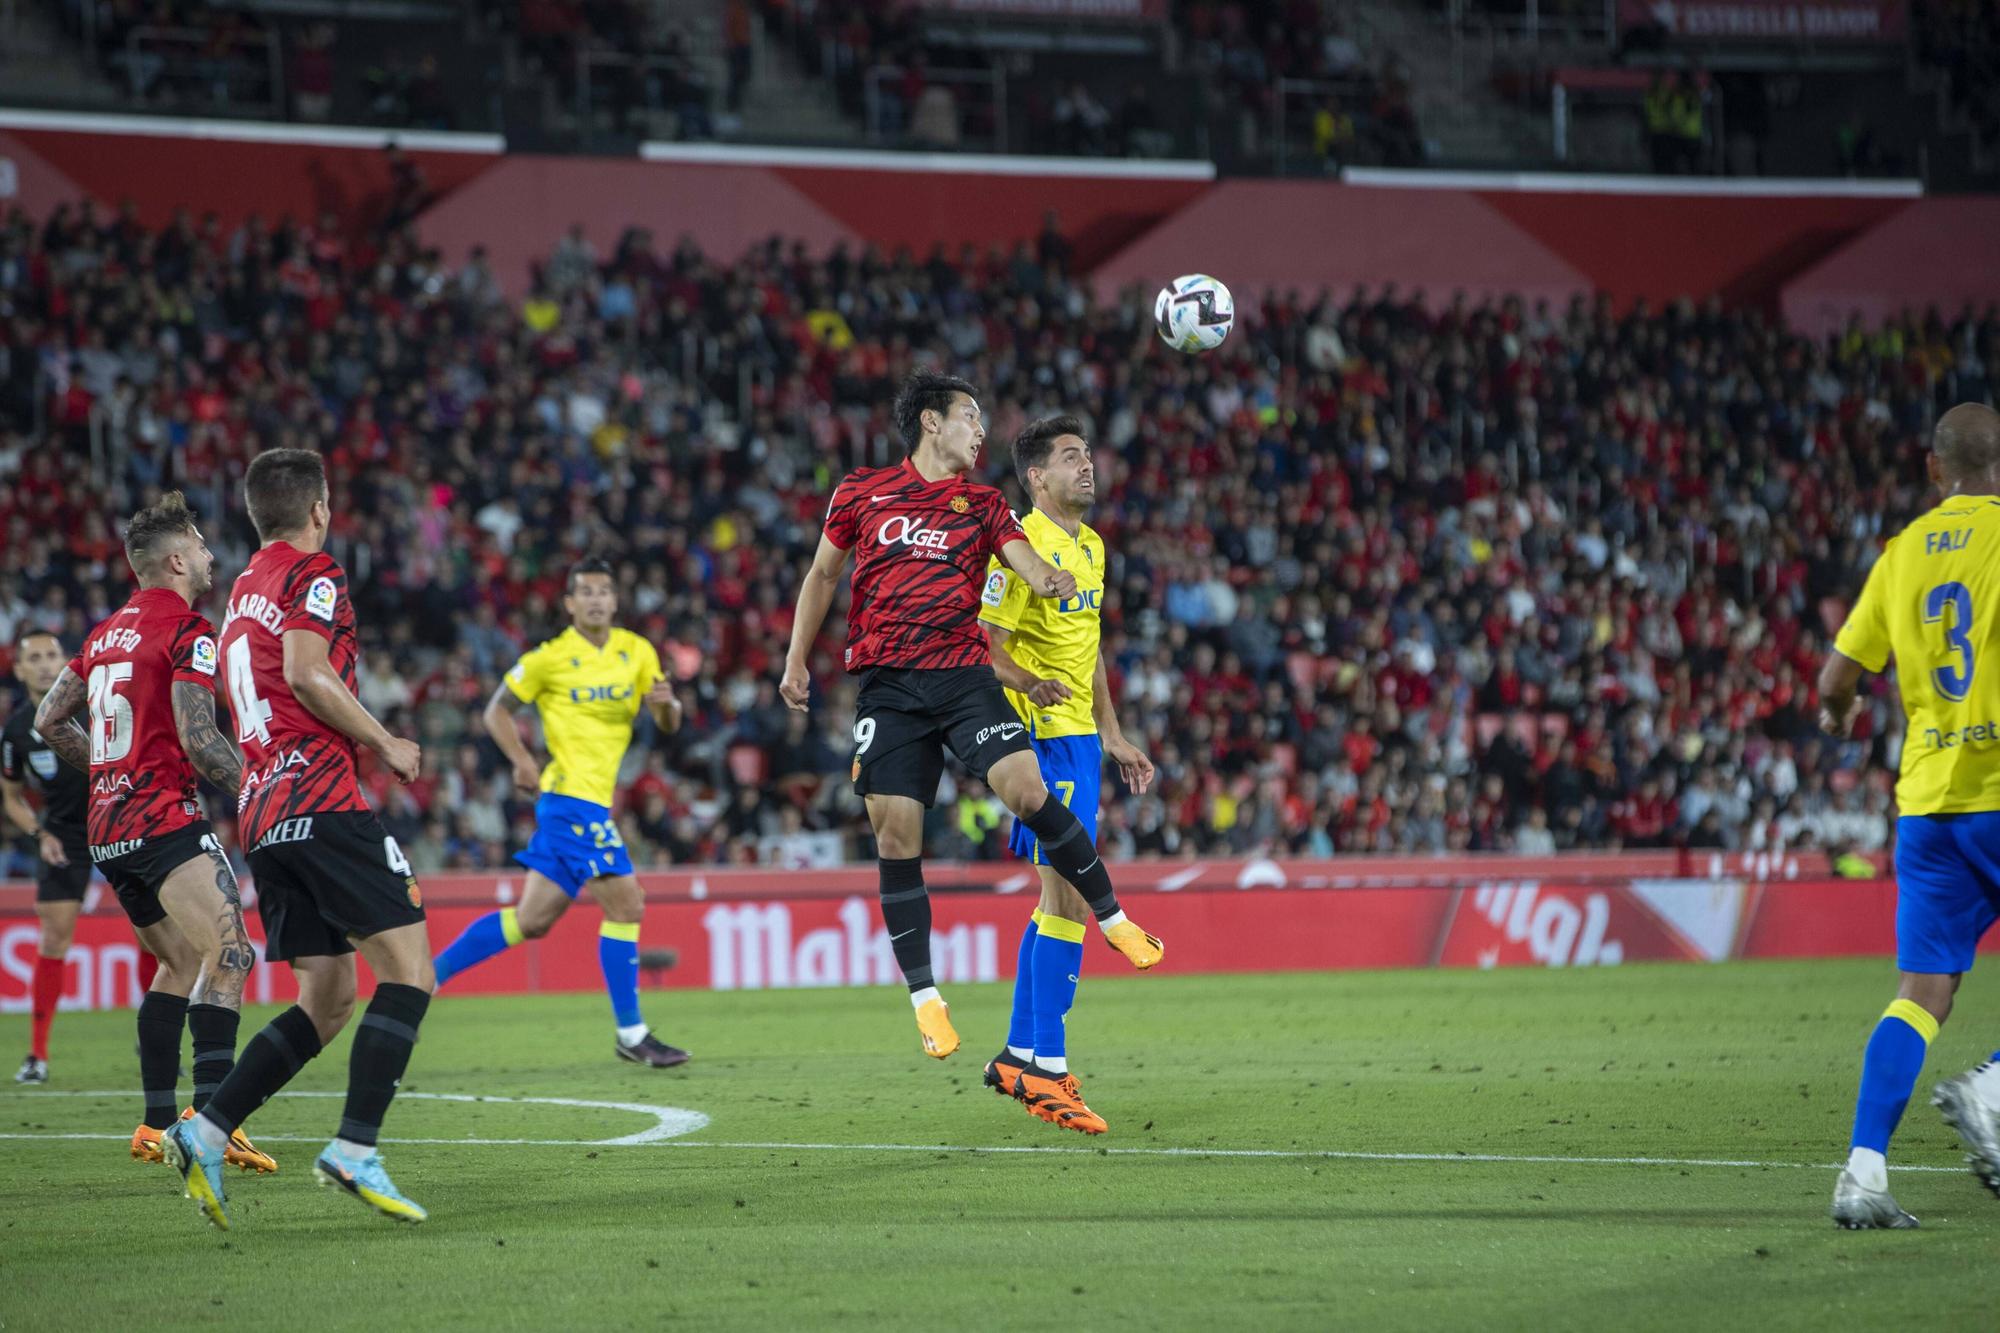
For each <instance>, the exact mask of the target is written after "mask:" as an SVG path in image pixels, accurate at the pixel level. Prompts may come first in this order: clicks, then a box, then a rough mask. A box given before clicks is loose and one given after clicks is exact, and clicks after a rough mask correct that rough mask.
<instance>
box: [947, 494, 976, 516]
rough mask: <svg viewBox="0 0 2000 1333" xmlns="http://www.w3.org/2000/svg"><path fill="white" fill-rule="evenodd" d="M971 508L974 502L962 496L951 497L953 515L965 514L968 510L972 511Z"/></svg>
mask: <svg viewBox="0 0 2000 1333" xmlns="http://www.w3.org/2000/svg"><path fill="white" fill-rule="evenodd" d="M970 508H972V501H970V500H968V499H966V498H965V497H964V496H962V495H954V496H952V497H951V512H952V513H954V514H963V513H964V512H965V511H966V510H968V509H970Z"/></svg>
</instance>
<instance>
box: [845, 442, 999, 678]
mask: <svg viewBox="0 0 2000 1333" xmlns="http://www.w3.org/2000/svg"><path fill="white" fill-rule="evenodd" d="M826 535H827V538H828V540H830V541H831V542H833V544H834V545H836V546H838V547H840V548H841V549H842V550H851V551H853V552H854V594H853V603H852V605H851V606H850V608H849V609H848V613H847V657H846V664H847V669H848V670H849V671H861V670H865V669H866V668H868V667H878V666H892V667H915V668H920V669H925V670H944V669H948V668H951V667H965V666H979V665H981V664H983V663H989V662H991V661H992V660H993V652H992V649H991V647H990V646H989V645H988V644H987V641H986V631H985V630H983V629H981V628H980V625H979V590H980V587H981V585H982V584H983V583H984V581H985V578H986V563H987V560H988V559H989V558H990V557H993V556H997V555H999V554H1000V551H1001V549H1002V548H1003V547H1005V546H1006V545H1008V544H1009V543H1010V542H1016V541H1023V542H1024V541H1026V540H1027V539H1028V538H1027V535H1026V534H1025V533H1023V532H1022V531H1021V521H1020V520H1019V519H1018V518H1016V517H1014V514H1013V511H1011V510H1010V509H1008V508H1007V501H1006V500H1005V499H1004V498H1003V497H1002V496H1001V494H1000V492H999V491H997V490H995V489H994V488H993V487H991V486H983V485H981V484H979V483H978V482H974V481H968V480H966V478H965V477H964V475H963V474H961V475H958V476H953V477H946V478H945V479H944V480H942V481H934V482H927V481H925V480H924V479H923V476H922V474H920V473H919V472H918V471H917V469H916V468H915V466H913V465H912V464H911V463H909V462H907V461H905V462H904V463H902V464H900V465H898V466H896V467H878V468H862V469H860V470H859V471H856V472H850V473H849V474H848V475H847V478H846V480H844V481H842V482H841V483H840V485H838V486H836V487H835V488H834V491H833V500H832V501H831V503H829V504H828V505H827V510H826Z"/></svg>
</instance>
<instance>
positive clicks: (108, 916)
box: [0, 853, 1895, 1013]
mask: <svg viewBox="0 0 2000 1333" xmlns="http://www.w3.org/2000/svg"><path fill="white" fill-rule="evenodd" d="M1658 855H1659V857H1665V858H1673V857H1675V856H1676V855H1677V854H1675V853H1661V854H1658ZM1700 859H1701V860H1703V861H1708V860H1711V859H1714V858H1707V857H1702V858H1700ZM1720 859H1721V860H1723V861H1731V860H1738V858H1720ZM1577 860H1582V861H1585V862H1590V863H1594V864H1593V865H1590V866H1586V867H1581V868H1582V869H1585V870H1586V872H1587V871H1589V870H1592V869H1602V868H1603V867H1604V865H1605V863H1607V862H1612V861H1617V860H1625V861H1627V862H1628V863H1634V864H1636V865H1637V866H1639V867H1649V866H1650V865H1651V864H1655V863H1657V860H1658V857H1654V856H1649V855H1644V854H1642V855H1640V856H1637V857H1625V858H1613V857H1594V858H1570V857H1554V858H1532V857H1507V858H1458V859H1456V860H1444V859H1438V860H1429V859H1413V858H1381V859H1379V860H1377V861H1374V862H1370V861H1366V860H1357V861H1354V862H1345V861H1331V862H1276V861H1248V862H1215V863H1207V864H1194V865H1184V864H1177V863H1160V864H1152V865H1146V866H1133V865H1127V866H1123V867H1120V880H1121V889H1122V891H1123V894H1124V897H1125V899H1126V902H1127V906H1128V907H1129V908H1130V910H1131V912H1132V914H1133V915H1134V916H1135V917H1136V918H1137V919H1139V920H1140V921H1142V922H1144V923H1145V924H1146V926H1147V927H1148V928H1149V929H1151V930H1153V931H1156V932H1157V933H1158V934H1160V935H1161V936H1162V937H1163V938H1165V939H1166V941H1167V958H1166V961H1165V962H1164V963H1163V964H1162V965H1161V970H1162V971H1164V972H1167V973H1174V972H1182V973H1189V974H1196V973H1228V972H1277V971H1312V970H1341V969H1351V968H1388V967H1431V966H1446V967H1480V968H1488V967H1509V966H1541V967H1606V966H1615V965H1617V964H1620V963H1623V962H1627V961H1640V960H1645V961H1685V962H1703V961H1707V962H1714V961H1721V960H1723V959H1731V958H1773V957H1827V956H1836V955H1879V954H1888V953H1890V952H1891V951H1892V950H1893V948H1894V940H1895V887H1894V884H1893V883H1892V882H1891V881H1889V880H1886V879H1877V880H1860V881H1856V880H1830V879H1823V878H1811V879H1762V878H1758V877H1756V876H1755V875H1754V874H1750V873H1728V871H1725V873H1723V874H1721V875H1713V876H1703V875H1697V876H1694V877H1671V876H1659V877H1649V876H1648V875H1646V874H1645V873H1644V870H1643V869H1642V870H1641V873H1640V874H1638V875H1633V874H1631V873H1630V872H1629V871H1628V873H1627V874H1626V876H1625V877H1623V878H1611V877H1608V876H1603V875H1593V874H1590V873H1584V874H1578V875H1572V876H1568V877H1560V878H1553V879H1542V878H1538V877H1536V876H1535V875H1534V874H1533V873H1532V867H1533V865H1535V864H1537V863H1539V864H1541V865H1543V866H1548V867H1551V868H1554V867H1559V866H1562V865H1564V863H1573V862H1575V861H1577ZM1419 865H1422V866H1427V867H1428V868H1429V870H1430V872H1431V873H1430V876H1429V878H1428V882H1423V877H1422V876H1419V875H1415V874H1411V873H1407V872H1409V871H1410V870H1411V869H1412V868H1413V867H1415V866H1419ZM1499 865H1506V866H1507V867H1508V868H1509V869H1511V870H1514V871H1515V872H1516V873H1514V874H1512V875H1487V876H1479V875H1477V874H1476V872H1477V871H1478V870H1481V869H1492V868H1496V867H1497V866H1499ZM1396 867H1401V868H1402V871H1403V872H1404V873H1395V874H1391V873H1388V872H1389V871H1390V870H1392V869H1394V868H1396ZM1747 868H1748V869H1752V870H1754V869H1755V867H1754V866H1750V867H1747ZM1779 868H1780V869H1783V868H1784V867H1783V866H1782V865H1781V866H1780V867H1779ZM1330 869H1337V870H1340V871H1350V870H1354V869H1362V870H1366V871H1368V872H1369V873H1367V874H1365V875H1363V876H1359V877H1358V878H1361V879H1369V880H1375V881H1377V882H1376V883H1375V884H1373V885H1371V886H1365V887H1364V886H1359V885H1356V884H1355V883H1354V880H1355V879H1356V878H1357V877H1355V876H1351V875H1342V876H1341V878H1342V879H1343V880H1346V881H1347V884H1348V886H1346V887H1333V886H1331V885H1329V884H1328V883H1327V881H1328V879H1329V878H1330V877H1331V876H1330V875H1329V873H1328V872H1329V870H1330ZM1731 869H1736V870H1738V871H1739V872H1740V871H1741V870H1743V869H1744V867H1742V866H1740V865H1739V867H1734V868H1731ZM1521 871H1528V872H1529V873H1525V874H1524V873H1520V872H1521ZM935 872H936V873H935V875H934V883H933V889H934V890H935V892H934V926H933V939H932V953H933V957H934V958H935V960H936V967H937V972H938V977H939V980H940V981H943V982H965V981H1004V980H1008V979H1009V978H1010V977H1011V975H1012V970H1013V962H1014V958H1015V953H1016V950H1015V942H1016V941H1017V940H1018V938H1019V933H1020V929H1021V926H1022V923H1023V922H1024V921H1025V920H1026V919H1027V914H1028V912H1029V910H1030V908H1031V906H1032V904H1033V902H1034V897H1033V895H1031V894H1028V893H1024V892H1019V891H1010V888H1009V886H1010V884H1011V882H1012V880H1013V879H1014V878H1017V877H1018V871H1017V870H1016V869H1015V868H1014V867H1011V866H1008V865H1004V864H1003V865H980V866H961V867H952V866H945V865H940V866H938V867H935ZM1819 873H1822V874H1823V873H1824V872H1823V871H1820V872H1819ZM873 878H874V874H873V871H872V870H871V869H867V868H860V867H856V868H849V869H842V870H834V871H828V872H820V873H816V874H815V875H814V876H813V877H812V879H811V880H810V881H807V882H810V883H812V884H814V885H815V886H816V887H819V886H823V888H822V891H820V892H817V893H812V894H804V893H800V892H799V891H798V890H799V888H800V886H801V877H800V876H799V875H798V874H797V873H796V872H782V871H740V872H739V871H678V872H674V873H672V874H670V875H652V876H648V877H647V879H648V880H649V889H652V890H655V892H654V893H653V901H652V903H651V905H650V907H649V908H648V911H647V915H646V925H645V930H644V935H643V938H642V941H641V946H642V955H641V973H642V977H643V981H644V984H645V985H646V986H647V987H648V988H652V989H659V988H690V987H691V988H703V989H713V990H765V989H774V988H790V987H811V986H863V985H888V984H892V983H895V982H896V981H897V980H898V978H897V973H896V965H895V956H894V953H893V951H892V950H891V949H890V946H889V939H888V933H887V931H886V930H885V929H884V928H883V926H882V924H881V920H880V913H879V911H878V909H877V907H876V903H875V893H874V884H873ZM1384 879H1389V880H1393V881H1396V882H1395V883H1392V884H1383V883H1381V882H1380V881H1381V880H1384ZM969 880H983V881H984V883H983V884H973V883H968V882H967V881H969ZM828 881H831V883H828ZM954 881H957V884H956V886H955V887H954V883H953V882H954ZM1133 881H1150V882H1148V883H1144V884H1143V885H1142V884H1140V883H1135V882H1133ZM1177 881H1179V882H1177ZM1309 882H1316V884H1315V885H1314V886H1311V887H1308V883H1309ZM517 886H518V880H517V879H515V878H514V877H511V876H502V875H456V876H433V877H431V879H430V880H428V881H427V882H426V884H425V900H426V904H427V907H428V908H429V914H430V930H431V938H432V942H433V944H434V945H436V946H438V947H442V946H443V945H444V944H445V943H447V942H449V941H450V940H451V939H452V938H453V937H455V936H456V935H457V934H458V932H459V931H461V930H463V929H464V928H465V927H466V925H468V924H469V923H470V922H471V921H473V920H474V919H475V918H477V917H478V916H479V915H480V914H482V913H483V912H487V911H490V910H492V908H493V907H494V905H496V904H497V903H500V902H505V901H511V900H512V899H513V898H514V896H515V893H516V890H517ZM1023 887H1025V886H1023ZM5 894H6V901H5V902H4V903H0V1012H4V1013H16V1012H21V1011H23V1010H25V1009H26V1007H27V1004H28V988H29V983H30V981H31V978H32V976H33V971H34V954H35V948H36V941H37V937H38V930H37V927H36V924H35V922H34V920H33V918H32V916H30V915H29V914H28V912H27V911H26V910H25V905H24V904H23V903H22V901H21V898H20V887H19V886H8V887H7V889H6V890H5ZM96 897H97V901H94V902H93V903H92V904H91V909H92V910H90V911H89V912H88V913H87V914H86V915H85V917H84V918H83V919H82V921H80V922H79V924H78V929H77V942H76V947H75V948H74V949H73V950H72V951H71V954H70V960H69V976H68V985H67V987H66V989H65V991H64V997H65V998H64V1003H65V1006H66V1007H69V1008H79V1009H85V1008H87V1009H97V1008H107V1007H122V1006H128V1005H132V1004H136V1003H137V1001H138V957H139V956H138V949H137V946H136V945H135V944H134V943H133V942H132V938H131V933H130V931H129V930H128V929H127V928H126V926H125V923H124V919H123V918H122V917H121V916H120V915H118V913H117V909H116V907H115V905H114V904H112V903H110V902H109V901H108V898H107V896H106V895H104V894H103V893H102V892H101V890H100V891H99V892H98V894H97V895H96ZM251 929H252V935H253V937H255V938H256V939H257V940H258V941H259V942H260V947H261V939H262V934H261V929H260V927H259V924H258V923H257V921H256V918H255V916H254V914H253V916H252V919H251ZM596 929H597V913H596V912H595V911H594V910H592V909H590V908H589V907H584V908H582V909H580V910H577V911H574V912H571V913H570V914H569V915H568V916H567V917H566V918H565V919H564V920H563V921H562V922H561V923H560V924H559V925H558V926H557V927H556V929H555V930H554V931H553V932H551V934H550V935H549V936H548V938H546V939H544V940H540V941H533V942H530V943H527V944H524V945H522V946H521V947H519V948H515V949H511V950H509V951H507V952H506V953H504V954H502V955H500V956H499V957H498V958H495V959H493V960H492V961H490V962H488V963H486V964H485V965H483V966H481V967H479V968H477V969H475V970H473V971H471V972H469V973H466V974H465V975H464V976H462V977H460V978H458V979H457V980H456V981H455V982H454V983H453V984H452V986H451V987H450V989H449V991H448V992H447V993H448V994H524V993H525V994H533V993H538V992H550V991H592V990H596V989H597V988H598V986H599V984H600V982H599V977H598V971H597V951H596V947H595V934H596ZM1092 933H1093V935H1094V934H1095V932H1092ZM669 951H671V959H669ZM1089 951H1090V952H1089V955H1088V961H1087V963H1086V966H1088V967H1089V968H1091V969H1092V970H1093V971H1100V970H1102V971H1109V970H1113V969H1114V968H1115V965H1116V964H1115V959H1114V958H1113V956H1112V954H1111V951H1110V949H1109V946H1107V945H1104V944H1103V943H1102V942H1101V941H1100V942H1097V943H1093V944H1091V945H1090V946H1089ZM249 994H250V997H251V998H252V999H253V1000H256V1001H258V1002H265V1003H269V1002H282V1001H285V1000H288V999H290V998H292V996H293V995H294V994H295V991H294V988H293V985H292V979H291V974H290V970H289V969H288V968H283V967H275V966H266V965H260V966H259V967H258V968H257V969H256V971H255V972H253V973H252V977H251V983H250V988H249Z"/></svg>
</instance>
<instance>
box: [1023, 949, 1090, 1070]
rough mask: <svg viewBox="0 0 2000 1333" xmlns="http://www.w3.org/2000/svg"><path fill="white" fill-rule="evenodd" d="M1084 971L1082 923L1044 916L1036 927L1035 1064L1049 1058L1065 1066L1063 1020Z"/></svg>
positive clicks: (1066, 1051)
mask: <svg viewBox="0 0 2000 1333" xmlns="http://www.w3.org/2000/svg"><path fill="white" fill-rule="evenodd" d="M1082 970H1083V924H1082V923H1081V922H1078V921H1065V920H1063V919H1062V918H1061V917H1059V916H1044V917H1042V919H1041V922H1040V923H1039V924H1038V925H1037V926H1036V927H1035V959H1034V965H1033V971H1034V974H1035V1063H1036V1064H1038V1065H1043V1066H1044V1067H1046V1065H1047V1061H1048V1059H1050V1058H1051V1057H1053V1058H1054V1059H1057V1060H1061V1061H1063V1062H1064V1064H1063V1065H1060V1066H1058V1067H1057V1068H1058V1070H1061V1069H1063V1068H1066V1067H1067V1061H1068V1059H1069V1044H1068V1042H1067V1041H1066V1040H1065V1039H1064V1035H1063V1021H1064V1020H1065V1019H1066V1018H1067V1017H1068V1016H1069V1007H1070V1005H1072V1004H1074V1003H1075V1002H1076V979H1077V976H1078V975H1079V973H1081V971H1082Z"/></svg>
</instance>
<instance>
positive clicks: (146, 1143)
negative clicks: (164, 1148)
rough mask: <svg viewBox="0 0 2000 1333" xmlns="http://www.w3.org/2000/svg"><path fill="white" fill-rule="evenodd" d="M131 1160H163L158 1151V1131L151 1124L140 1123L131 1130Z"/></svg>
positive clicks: (164, 1159)
mask: <svg viewBox="0 0 2000 1333" xmlns="http://www.w3.org/2000/svg"><path fill="white" fill-rule="evenodd" d="M132 1160H134V1161H137V1162H164V1161H166V1160H167V1159H166V1158H165V1157H164V1156H162V1155H161V1153H160V1131H159V1130H157V1129H154V1128H153V1127H152V1126H151V1125H141V1126H139V1127H138V1128H137V1129H135V1130H133V1131H132Z"/></svg>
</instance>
